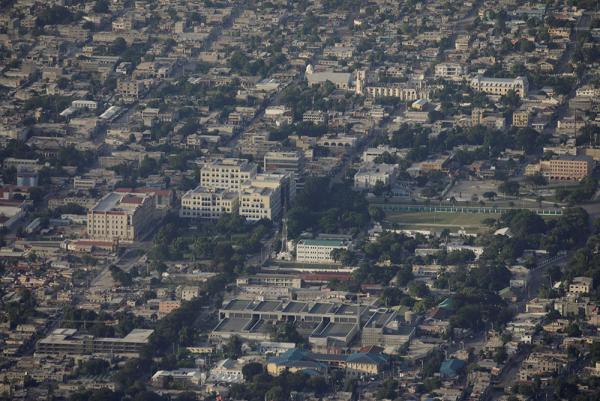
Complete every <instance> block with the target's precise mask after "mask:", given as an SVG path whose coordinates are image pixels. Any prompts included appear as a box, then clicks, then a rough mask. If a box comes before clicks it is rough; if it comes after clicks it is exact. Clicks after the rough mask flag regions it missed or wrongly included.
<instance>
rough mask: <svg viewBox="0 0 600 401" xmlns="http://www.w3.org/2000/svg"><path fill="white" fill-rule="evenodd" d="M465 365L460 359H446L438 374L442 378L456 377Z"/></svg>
mask: <svg viewBox="0 0 600 401" xmlns="http://www.w3.org/2000/svg"><path fill="white" fill-rule="evenodd" d="M466 365H467V364H466V363H465V361H461V360H460V359H447V360H445V361H444V362H442V366H440V374H441V375H442V376H444V377H455V376H458V374H459V373H460V371H461V370H463V369H464V368H465V366H466Z"/></svg>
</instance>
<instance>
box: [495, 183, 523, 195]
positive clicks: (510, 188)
mask: <svg viewBox="0 0 600 401" xmlns="http://www.w3.org/2000/svg"><path fill="white" fill-rule="evenodd" d="M498 191H500V192H502V193H503V194H505V195H513V196H518V195H519V183H518V182H517V181H504V182H503V183H502V184H500V185H498Z"/></svg>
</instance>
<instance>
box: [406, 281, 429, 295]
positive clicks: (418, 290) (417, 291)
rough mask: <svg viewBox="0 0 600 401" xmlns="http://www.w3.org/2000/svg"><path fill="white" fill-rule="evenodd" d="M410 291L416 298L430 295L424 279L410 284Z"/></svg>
mask: <svg viewBox="0 0 600 401" xmlns="http://www.w3.org/2000/svg"><path fill="white" fill-rule="evenodd" d="M408 293H409V294H410V295H411V296H413V297H416V298H424V297H426V296H427V295H429V288H427V285H426V284H425V283H424V282H423V281H417V280H415V281H413V282H411V283H410V284H409V285H408Z"/></svg>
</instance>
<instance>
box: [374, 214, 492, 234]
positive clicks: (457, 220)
mask: <svg viewBox="0 0 600 401" xmlns="http://www.w3.org/2000/svg"><path fill="white" fill-rule="evenodd" d="M499 217H500V215H499V214H483V213H421V212H419V213H389V214H387V215H386V218H385V221H386V222H387V223H389V224H397V225H398V226H400V228H412V229H421V230H428V229H431V230H432V231H439V230H442V229H444V228H447V229H449V230H450V231H457V230H459V229H461V228H464V229H465V230H466V231H468V232H478V231H482V230H485V229H486V226H485V225H484V224H483V223H482V221H483V220H485V219H489V218H492V219H497V218H499Z"/></svg>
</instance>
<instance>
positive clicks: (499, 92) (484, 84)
mask: <svg viewBox="0 0 600 401" xmlns="http://www.w3.org/2000/svg"><path fill="white" fill-rule="evenodd" d="M471 88H473V89H474V90H476V91H478V92H484V93H487V94H489V95H496V96H504V95H506V94H507V93H508V92H509V91H511V90H512V91H514V92H515V93H517V94H518V95H519V96H520V97H521V98H525V97H527V93H528V91H529V82H528V81H527V78H526V77H516V78H488V77H483V76H481V75H478V76H476V77H475V78H473V79H472V80H471Z"/></svg>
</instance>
